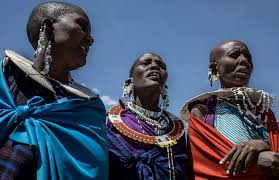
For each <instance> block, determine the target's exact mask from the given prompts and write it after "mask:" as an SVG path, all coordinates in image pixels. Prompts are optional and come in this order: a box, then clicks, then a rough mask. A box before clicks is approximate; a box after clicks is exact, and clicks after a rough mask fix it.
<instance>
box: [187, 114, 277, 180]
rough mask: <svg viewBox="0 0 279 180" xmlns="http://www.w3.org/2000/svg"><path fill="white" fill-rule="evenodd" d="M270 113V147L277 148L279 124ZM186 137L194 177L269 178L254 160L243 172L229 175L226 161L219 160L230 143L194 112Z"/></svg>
mask: <svg viewBox="0 0 279 180" xmlns="http://www.w3.org/2000/svg"><path fill="white" fill-rule="evenodd" d="M269 117H270V123H268V127H272V128H273V129H272V130H270V133H269V134H270V141H271V148H272V151H279V141H278V140H279V133H278V132H279V131H278V130H279V127H278V125H277V123H276V120H275V117H274V115H273V113H272V112H271V113H270V114H269ZM271 123H272V124H271ZM274 123H275V124H276V125H277V126H275V125H274ZM188 137H189V145H190V148H189V150H190V152H189V154H190V155H191V156H192V162H193V169H194V173H195V179H198V180H201V179H239V180H241V179H243V180H244V179H245V180H250V179H251V180H252V179H253V180H257V179H258V180H264V179H269V178H268V175H266V174H264V173H263V171H262V170H261V169H260V168H259V167H258V166H257V165H256V164H255V163H254V164H251V166H250V167H249V169H248V170H247V172H246V173H245V174H243V173H241V174H239V175H238V176H236V177H234V176H228V175H227V174H226V170H227V166H228V164H224V165H220V164H219V161H220V160H221V159H222V158H223V157H224V156H225V154H227V153H228V152H229V150H230V149H231V148H232V147H233V143H231V142H230V141H229V140H228V139H226V138H225V137H224V136H223V135H221V134H220V133H219V132H218V131H217V130H215V129H214V128H213V127H211V126H209V125H207V124H206V123H204V122H203V121H201V120H199V119H197V118H196V117H193V116H192V117H191V118H190V121H189V129H188Z"/></svg>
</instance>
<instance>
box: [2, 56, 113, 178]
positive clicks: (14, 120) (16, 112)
mask: <svg viewBox="0 0 279 180" xmlns="http://www.w3.org/2000/svg"><path fill="white" fill-rule="evenodd" d="M2 64H3V63H2V61H1V62H0V141H1V140H3V139H4V138H5V137H7V136H8V137H9V138H10V139H12V140H14V141H16V142H19V143H24V144H28V145H30V146H34V148H35V149H36V153H38V154H36V157H37V179H79V180H82V179H96V180H97V179H98V180H102V179H107V176H108V155H107V144H106V138H105V137H106V135H105V134H106V133H105V128H104V123H105V115H106V114H105V108H104V105H103V103H102V101H101V100H100V99H99V98H95V99H83V98H79V97H77V96H72V97H66V98H62V99H59V100H57V101H56V102H53V103H48V104H46V103H45V102H44V99H43V98H42V97H40V96H35V97H33V98H32V99H30V100H29V101H28V103H27V104H26V105H23V106H18V107H17V106H16V105H15V102H14V100H13V96H12V95H11V93H10V90H9V87H8V85H7V82H6V79H5V76H4V73H3V65H2Z"/></svg>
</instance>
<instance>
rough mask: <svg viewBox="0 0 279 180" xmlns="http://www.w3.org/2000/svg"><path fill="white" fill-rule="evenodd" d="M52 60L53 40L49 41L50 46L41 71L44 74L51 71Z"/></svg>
mask: <svg viewBox="0 0 279 180" xmlns="http://www.w3.org/2000/svg"><path fill="white" fill-rule="evenodd" d="M51 61H52V57H51V41H48V46H47V49H46V52H45V58H44V68H43V71H42V72H41V73H42V74H45V75H47V74H48V73H49V68H50V63H51Z"/></svg>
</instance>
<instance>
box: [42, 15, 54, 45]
mask: <svg viewBox="0 0 279 180" xmlns="http://www.w3.org/2000/svg"><path fill="white" fill-rule="evenodd" d="M53 23H54V22H53V20H52V19H50V18H44V19H43V20H42V22H41V26H42V27H43V26H44V25H46V35H47V39H48V40H50V41H51V40H52V39H53Z"/></svg>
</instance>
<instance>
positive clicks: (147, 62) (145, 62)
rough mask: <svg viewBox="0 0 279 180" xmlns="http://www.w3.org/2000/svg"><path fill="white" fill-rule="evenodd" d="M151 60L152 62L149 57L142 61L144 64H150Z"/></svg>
mask: <svg viewBox="0 0 279 180" xmlns="http://www.w3.org/2000/svg"><path fill="white" fill-rule="evenodd" d="M150 62H151V60H149V59H147V60H145V61H142V63H141V64H142V65H148V64H150Z"/></svg>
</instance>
